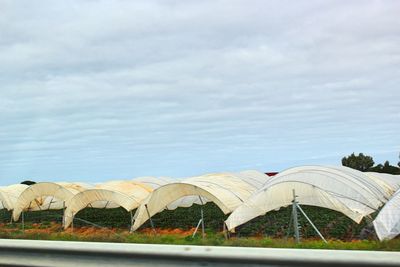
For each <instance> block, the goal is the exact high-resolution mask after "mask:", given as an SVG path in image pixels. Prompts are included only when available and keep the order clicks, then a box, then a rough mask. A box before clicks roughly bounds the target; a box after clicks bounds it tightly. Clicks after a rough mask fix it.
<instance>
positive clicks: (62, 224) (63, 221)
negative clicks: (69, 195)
mask: <svg viewBox="0 0 400 267" xmlns="http://www.w3.org/2000/svg"><path fill="white" fill-rule="evenodd" d="M64 225H65V201H63V217H62V222H61V227H62V228H64Z"/></svg>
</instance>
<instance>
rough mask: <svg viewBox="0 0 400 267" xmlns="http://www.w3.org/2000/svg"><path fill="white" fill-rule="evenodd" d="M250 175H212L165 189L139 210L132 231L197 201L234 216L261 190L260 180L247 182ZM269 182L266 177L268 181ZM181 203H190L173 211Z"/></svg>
mask: <svg viewBox="0 0 400 267" xmlns="http://www.w3.org/2000/svg"><path fill="white" fill-rule="evenodd" d="M246 175H247V176H250V174H243V175H242V176H241V177H239V176H237V175H235V174H233V173H220V174H208V175H203V176H198V177H192V178H188V179H185V180H183V181H181V182H176V183H170V184H166V185H164V186H161V187H160V188H158V189H156V190H154V191H153V193H152V194H151V195H150V196H149V197H148V198H147V199H145V200H144V201H143V202H142V204H141V205H140V206H139V208H138V209H137V211H136V213H135V216H134V219H135V223H134V225H133V227H132V230H133V231H135V230H136V229H138V228H139V227H140V226H141V225H142V224H143V223H145V222H146V221H147V220H148V219H149V215H150V217H151V216H153V215H155V214H157V213H158V212H160V211H162V210H164V209H166V208H167V209H171V208H176V207H177V206H180V207H182V206H191V205H192V204H193V203H194V201H195V200H196V199H197V200H198V202H199V203H202V202H203V203H204V201H212V202H214V203H215V204H216V205H217V206H218V207H219V208H220V209H221V210H222V211H223V212H224V213H225V214H227V213H230V212H232V211H233V210H234V209H235V208H236V207H238V206H239V205H240V204H242V203H243V201H245V200H246V199H248V198H249V197H250V196H251V194H252V193H254V192H255V191H256V190H257V188H256V187H255V186H253V185H252V183H254V181H257V179H258V180H260V177H258V178H257V177H254V181H252V182H245V181H244V180H243V177H245V176H246ZM267 178H268V176H266V175H265V179H267ZM260 184H261V183H260ZM188 197H189V198H188ZM180 199H186V202H185V201H184V202H181V203H180V205H174V206H172V207H171V204H173V203H176V201H178V200H180Z"/></svg>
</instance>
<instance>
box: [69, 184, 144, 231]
mask: <svg viewBox="0 0 400 267" xmlns="http://www.w3.org/2000/svg"><path fill="white" fill-rule="evenodd" d="M103 202H105V203H106V204H105V206H103V208H107V207H108V208H109V207H123V208H124V209H125V210H127V211H131V210H133V209H134V208H136V207H137V206H138V205H139V202H137V201H136V200H135V199H134V198H132V197H130V196H128V195H126V194H124V193H121V192H117V191H111V190H107V189H89V190H86V191H84V192H80V193H78V194H76V195H75V196H74V197H73V198H71V199H70V200H69V201H68V202H67V209H66V210H65V213H64V229H66V228H68V227H69V226H70V225H71V223H72V222H73V219H74V217H75V215H76V214H77V213H78V212H79V211H80V210H82V209H84V208H86V207H88V206H89V205H90V204H91V203H103ZM107 204H109V206H107ZM112 205H113V206H112Z"/></svg>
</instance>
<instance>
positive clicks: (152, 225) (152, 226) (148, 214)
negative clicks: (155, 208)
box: [144, 204, 157, 234]
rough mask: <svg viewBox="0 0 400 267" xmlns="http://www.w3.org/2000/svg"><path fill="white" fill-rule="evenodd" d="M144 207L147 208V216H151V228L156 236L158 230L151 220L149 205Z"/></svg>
mask: <svg viewBox="0 0 400 267" xmlns="http://www.w3.org/2000/svg"><path fill="white" fill-rule="evenodd" d="M144 206H145V207H146V211H147V216H149V220H150V225H151V228H152V229H153V232H154V234H156V233H157V232H156V229H155V228H154V223H153V220H152V219H151V216H150V212H149V209H148V208H147V204H145V205H144Z"/></svg>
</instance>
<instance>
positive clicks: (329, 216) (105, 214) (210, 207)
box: [0, 203, 373, 241]
mask: <svg viewBox="0 0 400 267" xmlns="http://www.w3.org/2000/svg"><path fill="white" fill-rule="evenodd" d="M200 209H201V206H199V205H193V206H192V207H191V208H178V209H176V210H165V211H163V212H161V213H158V214H156V215H155V216H153V218H152V219H153V222H154V224H155V226H156V227H157V228H159V229H180V230H182V231H187V230H189V229H192V228H194V227H195V226H196V225H197V223H198V221H199V219H200ZM203 210H204V221H205V225H206V228H207V230H208V231H210V232H214V233H217V232H221V231H222V230H223V221H224V220H226V218H227V215H224V214H223V213H222V212H221V210H220V209H219V208H218V207H217V206H216V205H215V204H213V203H207V204H206V205H204V207H203ZM303 210H304V211H305V212H306V213H307V215H308V216H309V217H310V219H311V220H312V221H313V222H314V224H315V225H316V226H317V227H318V229H319V230H320V231H321V233H322V234H323V235H324V237H326V238H329V239H337V240H343V241H348V240H353V239H358V238H359V235H360V232H361V231H362V229H363V228H364V227H365V226H366V225H368V223H369V222H368V221H367V220H363V221H362V223H361V224H356V223H355V222H353V221H352V220H350V219H349V218H348V217H346V216H344V215H343V214H341V213H338V212H336V211H332V210H328V209H324V208H320V207H311V206H303ZM134 212H135V211H133V214H134ZM10 216H11V214H10V213H9V212H5V211H2V212H0V220H1V222H9V221H10ZM290 216H291V207H287V208H282V209H280V210H278V211H271V212H268V213H267V214H266V215H265V216H260V217H257V218H255V219H253V220H251V221H250V222H248V223H246V224H244V225H242V226H240V227H238V228H237V229H236V234H235V236H236V237H240V238H242V237H243V238H247V237H268V238H286V237H287V233H288V227H289V221H290ZM61 220H62V211H36V212H26V213H25V222H26V223H27V224H29V223H31V224H35V223H40V224H41V225H43V224H44V225H45V224H48V223H49V222H57V223H61ZM299 222H300V225H301V227H302V228H301V236H302V237H303V238H317V234H316V233H315V232H314V230H313V228H312V227H311V226H310V225H309V223H308V222H307V221H306V220H305V218H304V217H302V216H299ZM74 226H75V227H87V226H100V227H106V228H114V229H120V230H123V231H127V230H128V229H129V227H130V214H129V213H128V212H126V211H125V210H124V209H122V208H117V209H92V208H87V209H84V210H82V211H80V212H79V213H78V214H77V215H76V220H75V222H74ZM148 228H150V223H149V222H147V223H145V224H144V225H143V226H142V227H141V228H140V229H139V230H143V229H148ZM291 235H293V232H291ZM289 236H290V235H289ZM370 238H371V239H373V236H371V237H370Z"/></svg>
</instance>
